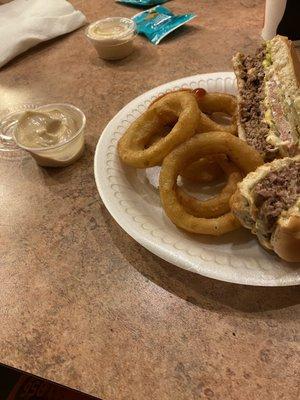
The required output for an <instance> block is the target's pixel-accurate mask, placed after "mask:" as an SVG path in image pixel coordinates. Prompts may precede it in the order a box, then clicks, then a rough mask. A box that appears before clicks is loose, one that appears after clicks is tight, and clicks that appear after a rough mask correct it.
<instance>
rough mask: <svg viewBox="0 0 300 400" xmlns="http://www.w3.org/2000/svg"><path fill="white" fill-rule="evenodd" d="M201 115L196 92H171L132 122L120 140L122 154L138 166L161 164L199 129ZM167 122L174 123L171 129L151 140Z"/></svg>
mask: <svg viewBox="0 0 300 400" xmlns="http://www.w3.org/2000/svg"><path fill="white" fill-rule="evenodd" d="M199 118H200V111H199V108H198V105H197V101H196V98H195V95H194V94H193V93H190V92H188V91H180V92H176V93H169V94H167V95H166V96H163V97H162V98H161V99H159V100H158V101H156V102H155V103H154V104H152V105H151V106H150V108H148V109H147V110H146V111H145V112H144V113H143V114H142V115H141V116H140V117H139V118H137V119H136V120H135V121H134V122H133V123H132V124H131V125H130V126H129V128H128V129H127V130H126V132H125V133H124V135H123V136H122V137H121V139H120V140H119V143H118V153H119V156H120V158H121V159H122V161H123V162H124V163H125V164H128V165H131V166H132V167H136V168H148V167H153V166H155V165H160V164H161V162H162V160H163V159H164V157H165V156H166V155H167V154H169V153H170V151H172V150H173V149H174V148H175V147H176V146H178V145H179V144H181V143H183V142H185V141H186V140H188V139H189V138H190V137H192V136H193V135H194V134H195V133H196V129H197V127H198V125H199ZM166 125H167V126H169V125H170V126H171V131H170V133H168V134H167V135H166V136H163V137H162V138H161V139H159V140H158V141H154V143H152V144H151V138H152V137H153V136H155V135H159V134H160V132H161V131H164V130H165V127H166ZM172 126H173V127H172ZM149 143H150V146H148V147H147V145H148V144H149Z"/></svg>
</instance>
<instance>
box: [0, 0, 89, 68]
mask: <svg viewBox="0 0 300 400" xmlns="http://www.w3.org/2000/svg"><path fill="white" fill-rule="evenodd" d="M85 23H86V18H85V16H84V15H83V14H82V12H80V11H77V10H75V9H74V7H73V6H72V4H70V3H69V2H68V1H66V0H14V1H11V2H10V3H7V4H4V5H2V6H0V67H2V66H3V65H4V64H6V63H7V62H8V61H10V60H11V59H12V58H14V57H16V56H17V55H18V54H21V53H23V52H24V51H26V50H27V49H29V48H30V47H33V46H35V45H36V44H38V43H40V42H44V41H46V40H49V39H52V38H54V37H56V36H59V35H63V34H64V33H68V32H71V31H73V30H75V29H77V28H80V27H81V26H82V25H84V24H85Z"/></svg>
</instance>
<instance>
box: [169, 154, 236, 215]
mask: <svg viewBox="0 0 300 400" xmlns="http://www.w3.org/2000/svg"><path fill="white" fill-rule="evenodd" d="M218 164H219V165H220V167H221V168H222V170H223V171H224V172H225V174H226V175H227V177H228V179H227V183H226V185H225V186H224V188H223V189H222V190H221V192H220V193H219V194H218V195H216V196H214V197H212V198H210V199H208V200H204V201H203V200H199V199H197V198H195V197H193V196H190V195H189V194H188V193H187V192H186V191H185V190H184V189H183V188H181V187H179V186H177V187H176V193H177V197H178V200H179V202H180V203H181V204H182V205H183V207H184V208H185V210H186V211H187V212H188V213H189V214H192V215H194V216H195V217H204V218H214V217H220V216H221V215H223V214H225V213H227V212H228V211H230V205H229V200H230V198H231V196H232V195H233V193H234V192H235V191H236V188H237V184H238V182H240V181H241V180H242V179H243V176H242V175H241V173H240V171H239V169H238V168H237V167H236V166H235V164H234V163H232V162H231V161H228V160H226V159H225V160H224V159H223V160H222V159H220V160H219V161H218Z"/></svg>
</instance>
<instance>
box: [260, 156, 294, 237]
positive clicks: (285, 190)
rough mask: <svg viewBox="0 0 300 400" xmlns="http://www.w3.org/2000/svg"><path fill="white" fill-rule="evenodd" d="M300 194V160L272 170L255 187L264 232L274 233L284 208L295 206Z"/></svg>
mask: <svg viewBox="0 0 300 400" xmlns="http://www.w3.org/2000/svg"><path fill="white" fill-rule="evenodd" d="M299 196H300V161H295V162H292V163H291V164H289V165H288V166H286V167H284V168H282V169H280V170H279V171H275V172H271V173H270V174H269V175H268V176H266V177H265V178H264V179H263V180H261V181H260V182H259V183H258V184H257V185H256V186H255V188H254V201H255V206H256V207H257V213H258V215H257V216H258V220H259V221H260V225H261V227H263V231H264V232H263V233H265V234H268V233H272V232H273V229H274V225H275V223H276V221H277V219H278V217H279V216H280V214H281V212H282V211H283V210H288V209H289V208H290V207H291V206H293V205H294V204H295V203H296V201H297V199H298V198H299Z"/></svg>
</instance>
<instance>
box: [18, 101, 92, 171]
mask: <svg viewBox="0 0 300 400" xmlns="http://www.w3.org/2000/svg"><path fill="white" fill-rule="evenodd" d="M49 109H59V110H61V111H64V110H65V111H66V112H67V113H68V114H69V115H70V117H71V118H72V119H73V121H74V123H75V126H76V131H75V132H74V135H73V136H72V137H71V138H69V139H67V140H65V141H63V142H61V143H58V144H55V145H53V146H47V147H27V146H24V145H23V144H22V143H20V142H19V141H18V137H17V135H16V134H15V133H16V129H14V131H13V138H14V140H15V142H16V144H17V145H18V146H19V147H20V148H21V149H23V150H26V151H27V152H28V153H30V155H31V156H32V157H33V158H34V159H35V160H36V162H37V163H38V164H39V165H40V166H42V167H65V166H67V165H70V164H72V163H73V162H75V161H77V160H78V159H79V158H80V157H81V155H82V154H83V151H84V129H85V125H86V118H85V115H84V113H83V112H82V111H81V110H80V109H79V108H77V107H75V106H73V105H71V104H66V103H53V104H46V105H43V106H38V107H35V108H34V110H35V111H37V110H39V111H43V110H49ZM19 116H20V115H19ZM15 127H16V126H15Z"/></svg>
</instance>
